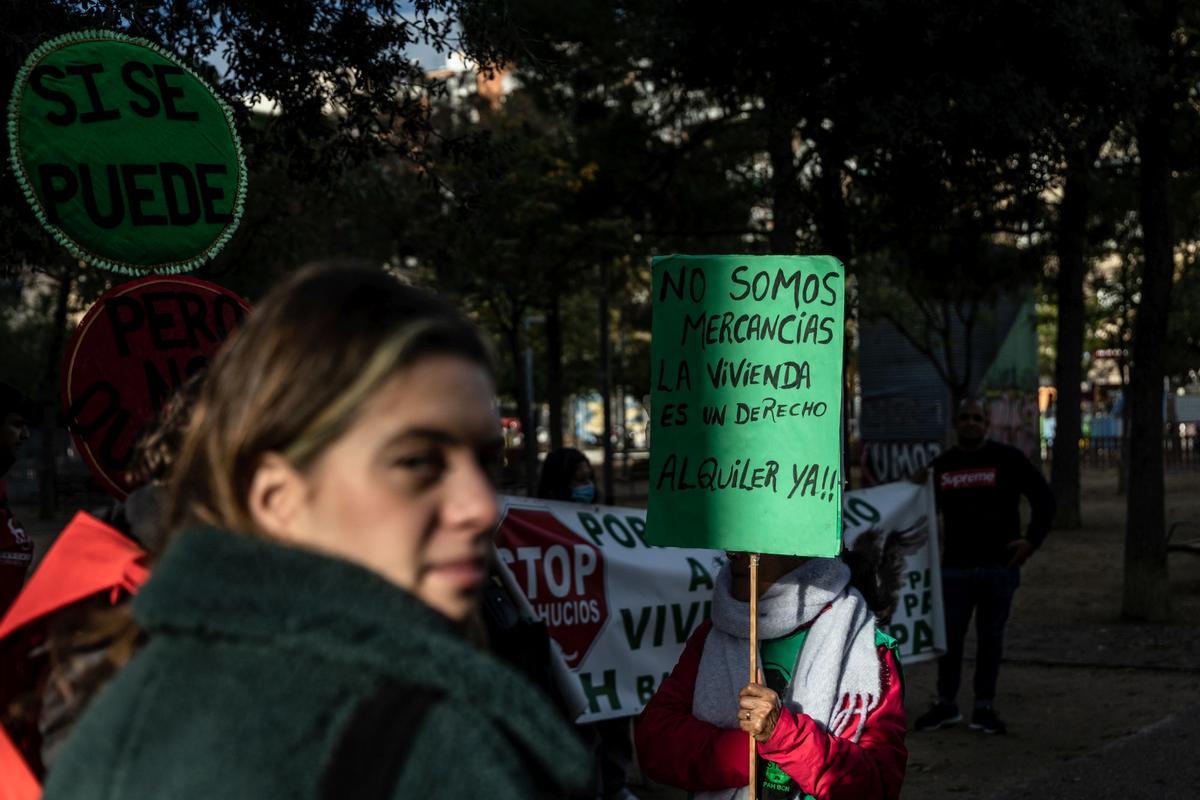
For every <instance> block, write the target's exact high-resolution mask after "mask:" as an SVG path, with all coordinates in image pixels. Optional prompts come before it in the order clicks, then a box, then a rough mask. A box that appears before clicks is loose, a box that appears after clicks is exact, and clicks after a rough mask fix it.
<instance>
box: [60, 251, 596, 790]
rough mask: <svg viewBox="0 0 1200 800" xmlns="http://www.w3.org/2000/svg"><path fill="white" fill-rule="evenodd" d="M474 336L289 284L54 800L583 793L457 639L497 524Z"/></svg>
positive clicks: (260, 315)
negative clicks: (129, 652) (126, 660)
mask: <svg viewBox="0 0 1200 800" xmlns="http://www.w3.org/2000/svg"><path fill="white" fill-rule="evenodd" d="M501 447H502V440H501V439H500V436H499V424H498V420H497V416H496V412H495V408H494V388H493V384H492V378H491V373H490V370H489V365H488V356H487V352H486V349H485V347H484V345H483V343H482V342H481V340H480V338H479V335H478V333H477V332H476V331H475V329H474V328H473V327H471V326H470V325H469V324H468V323H466V322H465V321H464V320H462V319H461V318H460V317H459V316H458V315H457V314H456V313H454V312H453V311H452V310H450V309H449V308H448V307H446V306H445V305H443V304H442V303H441V302H440V301H439V300H437V299H436V298H434V297H432V296H430V295H427V294H425V293H422V292H418V291H416V290H413V289H410V288H407V287H404V286H402V285H401V284H399V283H398V282H397V281H395V280H394V279H392V278H390V277H388V276H387V275H385V274H383V273H382V272H376V271H370V270H335V269H328V268H317V269H312V270H306V271H304V272H302V273H300V274H298V275H297V276H295V277H294V278H292V279H291V280H289V281H288V282H287V283H285V284H284V285H282V286H280V287H278V288H277V289H276V290H275V291H273V292H272V293H271V294H270V295H269V296H268V297H267V298H265V299H264V300H263V301H262V303H261V304H259V305H258V306H257V308H256V309H255V311H254V312H253V313H252V314H251V316H250V318H249V320H248V321H247V323H246V324H245V326H244V327H243V328H242V329H241V330H240V331H238V333H237V334H236V335H235V336H234V338H233V340H232V341H231V342H230V343H228V344H227V346H226V348H225V349H224V350H223V351H222V352H221V354H220V355H219V356H218V358H217V359H216V361H215V362H214V364H213V366H212V371H211V374H210V376H209V378H208V380H207V382H206V383H205V386H204V389H203V393H202V395H201V398H200V401H199V403H198V406H197V409H196V412H195V414H194V416H193V419H192V423H191V426H190V428H189V430H188V434H187V437H186V439H185V441H184V444H183V449H182V452H181V454H180V458H179V462H178V463H177V465H176V469H175V472H174V474H173V478H172V487H171V493H172V494H171V502H170V512H169V521H170V523H171V525H172V527H173V528H176V529H179V530H180V532H179V533H178V534H177V535H176V538H175V539H174V541H173V542H172V543H171V545H170V546H169V548H168V550H167V552H166V554H165V555H164V557H163V559H162V561H161V562H160V563H159V564H158V566H157V567H156V569H155V572H154V575H153V576H152V578H151V580H150V581H149V583H147V584H146V586H145V587H144V589H143V590H142V592H141V593H140V594H139V595H138V597H137V599H136V600H135V603H134V613H135V616H136V618H137V619H138V621H139V623H140V624H141V625H142V627H143V628H144V629H145V630H146V631H147V632H148V633H149V636H150V642H149V644H148V645H147V646H146V647H145V649H144V650H143V651H142V652H141V653H140V654H139V655H138V656H137V657H136V658H135V659H134V660H133V662H132V663H131V664H130V665H129V666H128V667H126V668H125V669H124V670H123V671H122V672H121V674H120V675H119V676H118V677H117V679H116V680H115V681H114V683H113V684H112V685H111V686H110V687H109V688H108V690H106V692H105V693H104V695H103V696H101V697H100V698H99V699H98V700H97V701H96V702H95V703H94V704H93V705H92V707H91V708H90V709H89V711H88V713H87V714H86V715H85V717H84V719H83V720H82V721H81V722H80V724H79V726H78V728H77V729H76V731H75V733H74V734H73V736H72V739H71V740H70V741H69V742H68V744H67V746H66V749H65V751H64V752H63V754H62V756H61V758H60V759H59V762H58V763H57V764H56V766H55V770H54V771H53V773H52V775H51V778H50V782H49V784H48V785H47V788H46V794H45V797H46V798H47V800H56V799H57V798H76V797H78V798H84V797H88V798H91V797H99V796H103V797H107V798H113V800H121V799H122V798H130V799H132V798H144V797H170V798H172V799H173V800H190V799H191V798H195V799H196V800H200V799H201V798H203V800H211V798H213V797H222V798H239V797H246V798H251V797H254V798H257V797H354V798H372V797H381V798H382V797H433V796H446V797H455V796H463V797H466V796H488V797H503V798H524V797H535V796H541V795H548V794H557V793H561V792H562V791H564V790H565V789H570V788H573V787H574V786H575V785H576V784H577V783H578V782H579V781H581V780H582V781H586V779H587V772H588V767H587V756H586V752H585V751H584V749H583V748H582V747H581V746H580V745H579V743H578V742H577V741H576V739H575V737H574V735H573V733H572V732H571V730H570V728H569V727H568V726H567V725H565V724H564V723H563V722H562V721H561V720H560V718H559V717H558V716H557V715H556V714H555V712H554V711H553V710H552V709H551V708H550V707H549V706H548V705H547V703H546V701H545V700H543V698H542V697H541V695H539V693H538V692H537V691H536V689H534V688H533V687H532V686H531V685H530V684H529V683H528V682H526V681H525V680H524V679H523V678H522V677H520V676H519V675H517V674H516V673H515V672H514V671H512V670H510V669H509V668H507V667H505V666H503V665H501V664H500V663H499V662H497V661H496V660H494V659H492V658H491V657H489V656H488V655H486V654H485V653H482V652H480V651H479V650H477V649H476V648H474V647H472V646H471V645H470V644H468V643H467V642H466V641H465V640H464V639H463V638H462V635H461V628H462V626H463V624H464V623H465V622H466V621H467V620H468V619H469V618H470V617H471V615H472V614H473V613H474V612H475V608H476V603H477V600H478V597H479V592H480V588H481V586H482V583H483V581H484V577H485V575H486V563H485V559H486V554H487V552H488V550H487V544H488V535H489V533H490V532H491V529H492V527H493V526H494V525H495V523H496V517H497V505H496V499H495V495H494V491H493V487H492V484H491V482H490V480H489V476H488V471H487V470H488V467H489V465H490V464H491V463H492V461H493V460H494V459H495V458H497V457H498V456H499V455H500V453H501Z"/></svg>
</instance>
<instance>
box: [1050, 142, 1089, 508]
mask: <svg viewBox="0 0 1200 800" xmlns="http://www.w3.org/2000/svg"><path fill="white" fill-rule="evenodd" d="M1091 162H1092V153H1091V152H1089V151H1088V150H1087V149H1082V150H1079V151H1077V152H1075V153H1073V154H1072V157H1071V160H1070V162H1069V163H1068V165H1067V180H1066V185H1065V186H1064V187H1063V201H1062V206H1061V207H1060V208H1059V222H1058V280H1057V285H1058V334H1057V339H1056V352H1057V357H1056V358H1055V361H1054V386H1055V388H1057V390H1058V401H1057V403H1056V404H1055V407H1056V422H1055V426H1054V449H1053V456H1052V459H1053V460H1052V461H1051V465H1050V485H1051V486H1053V487H1054V497H1055V499H1056V500H1057V501H1058V512H1057V514H1056V516H1055V519H1054V525H1055V527H1057V528H1061V529H1064V530H1076V529H1078V528H1079V527H1080V525H1081V524H1082V522H1081V520H1080V514H1079V437H1080V436H1081V435H1082V434H1083V418H1082V413H1081V409H1080V400H1081V398H1080V388H1079V386H1080V383H1082V381H1083V363H1082V360H1083V325H1084V319H1083V282H1084V278H1085V276H1086V274H1087V217H1088V205H1089V199H1090V198H1089V194H1090V186H1089V181H1090V179H1091V176H1090V174H1089V173H1090V171H1091Z"/></svg>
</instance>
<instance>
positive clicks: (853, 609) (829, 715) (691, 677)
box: [635, 553, 908, 800]
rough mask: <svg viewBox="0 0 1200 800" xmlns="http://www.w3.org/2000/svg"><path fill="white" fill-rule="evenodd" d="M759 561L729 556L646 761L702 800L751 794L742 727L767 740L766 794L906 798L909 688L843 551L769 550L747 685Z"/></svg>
mask: <svg viewBox="0 0 1200 800" xmlns="http://www.w3.org/2000/svg"><path fill="white" fill-rule="evenodd" d="M749 574H750V568H749V557H748V556H747V555H746V554H745V553H730V554H729V563H728V564H727V565H726V566H725V567H723V568H722V569H721V571H720V573H719V574H718V576H717V581H716V588H715V590H714V592H713V605H712V619H711V620H710V621H708V622H705V623H704V624H703V625H701V626H700V627H699V628H697V629H696V631H695V633H694V634H693V635H692V637H691V638H690V639H689V640H688V643H687V646H686V647H685V648H684V652H683V654H682V655H681V656H680V658H679V662H678V663H677V664H676V665H675V669H674V670H673V671H672V672H671V674H670V676H669V677H668V678H666V679H665V680H664V681H663V683H662V685H661V686H660V687H659V689H658V692H657V693H656V694H655V695H654V697H653V698H651V700H650V702H649V704H647V706H646V708H645V709H644V710H643V711H642V715H641V717H640V718H639V719H638V721H637V724H636V727H635V742H636V745H637V751H638V756H639V763H640V764H641V765H642V769H643V771H645V773H646V774H647V775H648V776H649V777H651V778H653V779H654V780H656V781H659V782H661V783H666V784H670V785H673V786H678V787H680V788H683V789H687V790H690V791H692V792H695V793H697V794H696V796H697V797H698V798H704V799H705V800H733V798H741V797H745V796H746V795H747V788H746V787H747V783H748V781H749V772H750V770H749V763H748V758H747V752H746V735H747V734H750V735H751V736H753V737H754V739H755V740H756V742H757V751H758V756H759V767H758V770H757V775H758V780H759V786H758V797H759V798H762V799H763V800H784V799H785V798H788V799H790V798H804V797H814V798H821V800H857V799H858V798H872V800H874V799H875V798H896V797H898V796H899V794H900V785H901V782H902V781H903V779H904V770H905V764H906V761H907V758H908V750H907V748H906V747H905V744H904V737H905V727H906V721H905V716H904V700H903V685H902V678H901V674H900V666H899V662H898V661H897V658H896V653H895V642H894V640H892V639H891V638H890V637H888V636H886V635H885V634H883V633H882V632H880V631H878V630H877V629H876V627H875V617H874V614H873V613H872V611H871V609H870V608H869V607H868V605H867V602H866V600H865V599H864V598H863V596H862V594H860V593H859V591H858V590H857V589H855V588H853V587H852V586H851V585H850V569H849V567H847V566H846V564H845V563H844V562H842V561H841V560H840V559H835V558H802V557H795V556H778V555H763V556H761V557H760V563H759V579H758V588H759V600H758V633H759V636H760V639H761V653H762V658H761V664H762V669H761V671H760V672H761V674H760V677H759V679H758V680H757V681H755V682H752V683H747V682H746V677H747V676H746V668H747V664H748V661H749V658H748V654H749V638H750V631H749V628H750V605H749V599H750V578H749Z"/></svg>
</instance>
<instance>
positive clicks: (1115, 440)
mask: <svg viewBox="0 0 1200 800" xmlns="http://www.w3.org/2000/svg"><path fill="white" fill-rule="evenodd" d="M1198 440H1200V436H1195V435H1191V436H1169V435H1168V436H1163V465H1164V466H1166V467H1169V468H1174V469H1200V441H1198ZM1124 445H1125V439H1124V437H1122V436H1087V437H1084V438H1082V439H1080V440H1079V465H1080V466H1081V467H1083V468H1085V469H1086V468H1091V469H1105V468H1109V467H1117V466H1119V465H1120V463H1121V452H1122V449H1123V447H1124ZM1042 453H1043V454H1044V456H1045V459H1046V461H1047V462H1049V461H1050V460H1051V457H1052V453H1053V442H1051V441H1047V440H1046V439H1043V440H1042Z"/></svg>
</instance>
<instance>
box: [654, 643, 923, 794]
mask: <svg viewBox="0 0 1200 800" xmlns="http://www.w3.org/2000/svg"><path fill="white" fill-rule="evenodd" d="M711 629H712V622H711V620H710V621H706V622H705V623H704V624H703V625H701V626H700V627H699V628H697V629H696V631H695V633H693V634H692V636H691V638H690V639H688V643H687V646H686V647H685V648H684V650H683V655H681V656H680V657H679V663H677V664H676V665H675V669H674V670H672V671H671V674H670V676H668V677H667V678H666V679H665V680H664V681H663V682H662V685H661V686H659V687H658V691H657V692H655V694H654V697H653V698H651V699H650V702H649V704H647V706H646V708H645V709H644V710H643V711H642V714H641V716H640V717H638V719H637V722H636V723H635V725H634V742H635V743H636V745H637V753H638V762H639V763H640V764H641V767H642V770H643V772H645V773H646V775H648V776H649V777H651V778H653V779H654V780H656V781H658V782H660V783H665V784H669V785H671V786H678V787H679V788H681V789H687V790H688V791H693V792H701V791H712V790H716V789H728V788H731V787H735V786H745V785H746V784H747V783H748V782H749V780H750V768H749V757H748V752H747V746H746V736H747V734H746V733H745V732H743V731H742V730H740V729H737V730H726V729H724V728H718V727H717V726H715V725H711V724H709V723H707V722H702V721H700V720H698V719H696V717H694V716H692V694H693V692H694V691H695V688H696V673H697V672H698V671H699V669H700V656H701V654H702V653H703V652H704V642H705V640H706V639H707V638H708V632H709V631H710V630H711ZM879 668H880V672H881V674H880V678H881V694H882V696H883V699H882V700H881V701H880V703H879V705H878V706H877V707H876V708H875V710H874V711H872V712H871V713H870V714H869V715H868V716H867V721H866V725H864V727H863V734H862V736H861V737H860V738H859V740H858V742H857V743H855V742H852V741H851V740H849V739H845V738H842V737H839V736H832V735H830V734H829V733H827V732H825V731H823V730H821V729H820V728H819V727H818V726H817V724H816V723H815V722H814V721H813V719H812V717H810V716H808V715H807V714H797V713H795V712H793V711H791V710H790V709H788V708H786V707H785V708H783V709H782V710H781V711H780V714H779V722H778V723H776V725H775V731H774V732H773V733H772V734H771V738H770V739H768V740H767V741H766V742H759V744H758V753H759V755H761V756H762V757H763V758H765V759H768V760H770V761H774V762H775V763H777V764H778V765H779V766H780V768H781V769H783V771H784V772H786V773H787V774H788V775H790V776H791V777H792V779H793V780H794V781H796V784H797V785H798V786H799V787H800V788H801V790H802V791H804V792H807V793H808V794H810V795H812V796H813V797H816V798H818V800H859V798H871V800H875V798H888V799H889V800H890V799H892V798H897V797H899V796H900V784H901V782H903V780H904V768H905V764H906V762H907V761H908V748H906V747H905V746H904V734H905V730H906V727H907V723H906V720H905V716H904V691H903V687H902V685H901V681H900V669H899V665H898V663H897V661H896V658H895V656H893V655H892V652H891V651H890V650H889V649H888V648H886V647H880V648H879ZM854 727H856V726H854V725H851V726H850V728H851V730H853V728H854Z"/></svg>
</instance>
